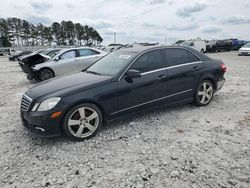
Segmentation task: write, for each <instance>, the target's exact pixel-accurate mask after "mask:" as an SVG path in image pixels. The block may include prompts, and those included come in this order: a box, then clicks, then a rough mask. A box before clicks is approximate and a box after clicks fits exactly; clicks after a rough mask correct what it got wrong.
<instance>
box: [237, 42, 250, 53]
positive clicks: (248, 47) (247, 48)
mask: <svg viewBox="0 0 250 188" xmlns="http://www.w3.org/2000/svg"><path fill="white" fill-rule="evenodd" d="M239 55H250V43H247V44H245V45H244V46H242V47H241V48H240V49H239Z"/></svg>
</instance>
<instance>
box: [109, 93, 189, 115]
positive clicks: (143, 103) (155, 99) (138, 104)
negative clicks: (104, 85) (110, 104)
mask: <svg viewBox="0 0 250 188" xmlns="http://www.w3.org/2000/svg"><path fill="white" fill-rule="evenodd" d="M192 90H193V89H188V90H185V91H182V92H179V93H175V94H172V95H168V96H165V97H161V98H158V99H154V100H152V101H148V102H144V103H141V104H137V105H135V106H131V107H129V108H125V109H122V110H119V111H116V112H113V113H111V115H114V114H117V113H119V112H123V111H126V110H129V109H132V108H136V107H139V106H142V105H145V104H149V103H152V102H156V101H159V100H162V99H166V98H169V97H173V96H176V95H179V94H182V93H186V92H189V91H192Z"/></svg>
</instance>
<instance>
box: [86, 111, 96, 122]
mask: <svg viewBox="0 0 250 188" xmlns="http://www.w3.org/2000/svg"><path fill="white" fill-rule="evenodd" d="M96 117H98V114H97V113H96V112H93V113H92V114H91V115H90V116H88V117H87V118H86V119H87V120H88V121H91V120H92V119H95V118H96Z"/></svg>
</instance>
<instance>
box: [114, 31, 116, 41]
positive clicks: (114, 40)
mask: <svg viewBox="0 0 250 188" xmlns="http://www.w3.org/2000/svg"><path fill="white" fill-rule="evenodd" d="M114 44H116V32H114Z"/></svg>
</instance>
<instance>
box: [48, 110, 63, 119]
mask: <svg viewBox="0 0 250 188" xmlns="http://www.w3.org/2000/svg"><path fill="white" fill-rule="evenodd" d="M61 114H62V112H61V111H59V112H54V113H53V114H51V116H50V117H51V118H57V117H59V116H60V115H61Z"/></svg>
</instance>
